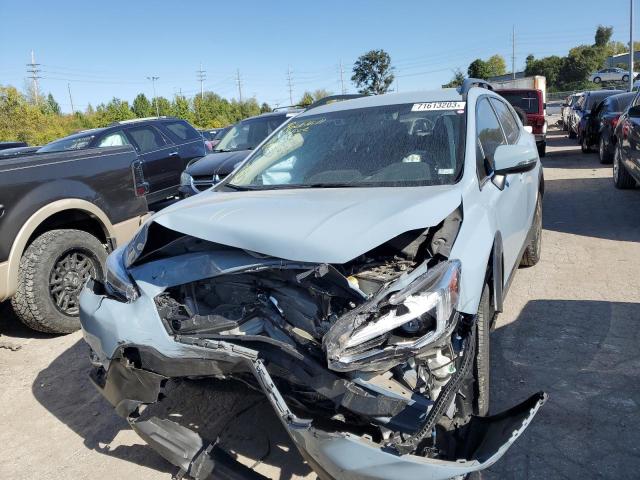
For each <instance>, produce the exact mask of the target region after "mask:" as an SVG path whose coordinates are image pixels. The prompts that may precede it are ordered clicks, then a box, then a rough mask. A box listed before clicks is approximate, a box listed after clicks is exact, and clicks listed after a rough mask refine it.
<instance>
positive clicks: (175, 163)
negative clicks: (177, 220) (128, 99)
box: [37, 117, 206, 204]
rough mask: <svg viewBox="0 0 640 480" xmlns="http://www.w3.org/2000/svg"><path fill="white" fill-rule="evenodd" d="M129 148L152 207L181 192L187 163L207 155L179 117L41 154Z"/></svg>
mask: <svg viewBox="0 0 640 480" xmlns="http://www.w3.org/2000/svg"><path fill="white" fill-rule="evenodd" d="M123 145H126V146H129V148H133V149H134V150H135V152H136V153H137V155H138V161H137V162H136V165H135V168H137V169H140V175H142V176H144V179H145V182H146V185H145V188H146V190H147V191H146V192H145V194H146V197H147V201H148V202H149V204H152V203H155V202H158V201H162V200H165V199H166V198H169V197H172V196H174V195H176V194H177V193H178V187H179V185H180V174H181V173H182V172H183V171H184V169H185V167H186V166H187V164H188V163H189V162H190V161H191V160H193V159H195V158H201V157H203V156H204V155H206V150H205V146H204V140H203V138H202V136H201V135H200V134H199V133H198V131H197V130H196V129H195V128H193V127H192V126H191V125H190V124H189V123H188V122H186V121H184V120H181V119H179V118H171V117H160V118H156V117H153V118H141V119H135V120H125V121H122V122H116V123H113V124H111V125H109V126H108V127H104V128H96V129H93V130H86V131H83V132H79V133H76V134H74V135H69V136H68V137H65V138H62V139H60V140H56V141H54V142H51V143H48V144H47V145H45V146H43V147H41V148H40V149H39V150H38V151H37V154H42V153H53V152H71V151H76V150H87V149H92V148H102V147H114V146H123Z"/></svg>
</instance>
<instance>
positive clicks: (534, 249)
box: [520, 195, 542, 267]
mask: <svg viewBox="0 0 640 480" xmlns="http://www.w3.org/2000/svg"><path fill="white" fill-rule="evenodd" d="M532 229H533V231H532V233H531V240H530V241H529V245H527V248H525V249H524V253H523V254H522V258H521V259H520V266H521V267H533V266H534V265H535V264H537V263H538V262H539V261H540V253H541V252H542V197H540V195H538V201H537V203H536V212H535V214H534V216H533V225H532Z"/></svg>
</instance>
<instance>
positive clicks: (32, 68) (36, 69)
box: [27, 50, 42, 105]
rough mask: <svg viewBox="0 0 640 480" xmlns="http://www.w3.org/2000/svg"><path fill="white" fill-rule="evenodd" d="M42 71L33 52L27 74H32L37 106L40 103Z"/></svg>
mask: <svg viewBox="0 0 640 480" xmlns="http://www.w3.org/2000/svg"><path fill="white" fill-rule="evenodd" d="M41 71H42V70H41V69H40V64H39V63H36V55H35V53H33V50H31V63H27V73H29V74H31V81H32V82H33V94H34V95H35V100H36V105H37V104H38V102H39V97H40V92H39V87H38V80H39V79H41V78H42V77H41V76H40V75H39V73H40V72H41Z"/></svg>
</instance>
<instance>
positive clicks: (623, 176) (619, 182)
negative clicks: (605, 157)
mask: <svg viewBox="0 0 640 480" xmlns="http://www.w3.org/2000/svg"><path fill="white" fill-rule="evenodd" d="M613 183H614V185H615V186H616V188H619V189H621V190H626V189H629V188H633V187H635V186H636V181H635V180H634V178H633V177H632V176H631V174H630V173H629V172H628V171H627V167H625V166H624V163H622V152H621V151H620V148H619V147H618V148H616V153H615V156H614V157H613Z"/></svg>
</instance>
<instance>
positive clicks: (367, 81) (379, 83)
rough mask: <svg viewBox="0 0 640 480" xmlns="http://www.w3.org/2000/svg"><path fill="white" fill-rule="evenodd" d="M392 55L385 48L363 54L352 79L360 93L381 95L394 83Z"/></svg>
mask: <svg viewBox="0 0 640 480" xmlns="http://www.w3.org/2000/svg"><path fill="white" fill-rule="evenodd" d="M392 70H393V68H392V67H391V57H390V56H389V54H388V53H387V52H385V51H384V50H370V51H369V52H367V53H365V54H364V55H361V56H360V57H359V58H358V60H356V63H355V65H354V67H353V75H352V77H351V81H352V82H354V83H355V84H356V86H357V87H358V89H359V92H360V93H364V94H374V95H379V94H382V93H386V92H387V91H389V87H390V86H391V84H392V83H393V79H394V76H393V73H392Z"/></svg>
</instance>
